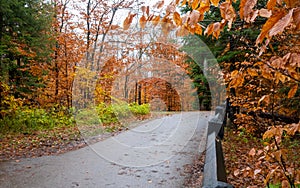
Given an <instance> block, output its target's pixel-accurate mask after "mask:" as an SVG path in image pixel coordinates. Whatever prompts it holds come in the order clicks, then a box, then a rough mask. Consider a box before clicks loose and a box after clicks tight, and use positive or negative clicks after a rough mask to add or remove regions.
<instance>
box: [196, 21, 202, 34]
mask: <svg viewBox="0 0 300 188" xmlns="http://www.w3.org/2000/svg"><path fill="white" fill-rule="evenodd" d="M195 33H196V34H198V35H202V27H201V25H200V24H199V23H197V24H196V25H195Z"/></svg>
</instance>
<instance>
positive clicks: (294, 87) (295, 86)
mask: <svg viewBox="0 0 300 188" xmlns="http://www.w3.org/2000/svg"><path fill="white" fill-rule="evenodd" d="M297 90H298V84H296V85H294V86H293V87H292V88H291V89H290V91H289V93H288V98H289V99H290V98H293V97H294V96H295V95H296V93H297Z"/></svg>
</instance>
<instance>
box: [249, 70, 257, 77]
mask: <svg viewBox="0 0 300 188" xmlns="http://www.w3.org/2000/svg"><path fill="white" fill-rule="evenodd" d="M247 72H248V73H249V74H250V76H258V73H257V71H256V70H255V69H251V68H250V69H247Z"/></svg>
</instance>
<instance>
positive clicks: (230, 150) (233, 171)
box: [222, 128, 300, 188]
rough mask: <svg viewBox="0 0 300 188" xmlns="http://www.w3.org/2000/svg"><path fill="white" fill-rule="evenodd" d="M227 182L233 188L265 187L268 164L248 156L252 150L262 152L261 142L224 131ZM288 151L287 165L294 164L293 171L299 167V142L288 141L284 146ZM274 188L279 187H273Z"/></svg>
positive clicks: (227, 129) (239, 133)
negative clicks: (259, 170)
mask: <svg viewBox="0 0 300 188" xmlns="http://www.w3.org/2000/svg"><path fill="white" fill-rule="evenodd" d="M222 147H223V154H224V160H225V166H226V171H227V181H228V183H229V184H231V185H233V186H234V187H247V188H258V187H266V185H265V184H264V180H265V177H266V176H267V174H268V173H269V172H270V170H271V169H270V168H272V167H270V164H269V163H266V162H261V161H259V159H258V157H253V156H251V155H250V151H251V149H252V148H255V149H256V151H258V150H261V151H263V149H264V148H263V147H264V146H263V141H262V139H261V138H257V137H255V136H253V135H251V134H249V133H245V132H243V131H240V130H235V129H231V128H226V129H225V136H224V139H223V142H222ZM284 147H285V148H287V149H288V151H289V152H288V157H287V161H286V162H287V163H288V164H291V163H294V165H295V169H299V166H300V155H299V151H300V140H299V138H296V139H294V140H288V141H287V142H286V144H285V145H284ZM257 166H259V167H260V168H261V169H262V171H261V172H260V173H258V174H257V175H256V176H254V175H253V173H251V172H254V171H255V170H256V168H257ZM274 187H281V186H279V185H278V186H277V185H276V186H275V185H274Z"/></svg>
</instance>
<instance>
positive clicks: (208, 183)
mask: <svg viewBox="0 0 300 188" xmlns="http://www.w3.org/2000/svg"><path fill="white" fill-rule="evenodd" d="M227 110H228V105H227V103H224V104H223V105H221V106H217V107H216V111H215V116H214V117H213V118H212V119H210V120H209V121H208V130H207V141H206V156H205V165H204V172H203V183H202V187H203V188H233V186H232V185H230V184H228V183H227V178H226V170H225V164H224V156H223V151H222V142H221V140H222V139H223V137H224V126H225V125H226V121H227V112H228V111H227Z"/></svg>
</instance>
